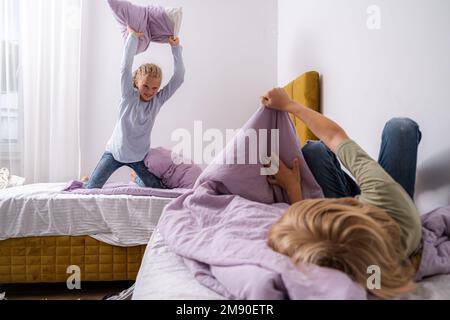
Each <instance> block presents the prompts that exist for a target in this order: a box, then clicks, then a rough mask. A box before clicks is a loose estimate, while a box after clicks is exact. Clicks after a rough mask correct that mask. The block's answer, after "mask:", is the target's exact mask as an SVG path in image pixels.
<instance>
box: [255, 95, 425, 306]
mask: <svg viewBox="0 0 450 320" xmlns="http://www.w3.org/2000/svg"><path fill="white" fill-rule="evenodd" d="M262 102H263V104H264V105H265V106H266V107H268V108H272V109H278V110H282V111H287V112H290V113H292V114H294V115H295V116H296V117H298V118H299V119H300V120H302V121H303V122H304V123H305V124H306V125H307V126H308V127H309V128H310V129H311V131H312V132H313V133H314V134H315V135H316V136H317V137H318V138H319V139H321V141H322V142H309V143H307V144H306V146H305V147H304V148H303V154H304V157H305V160H306V162H307V164H308V166H309V167H310V169H311V171H312V173H313V175H314V177H315V178H316V180H317V182H318V183H319V184H320V186H321V187H322V189H323V191H324V194H325V196H326V199H315V200H304V201H302V191H301V186H300V183H299V181H300V179H301V177H300V173H299V170H298V165H297V164H296V163H294V165H293V170H291V169H289V168H288V167H287V166H286V165H285V164H284V163H282V162H280V170H279V172H278V174H277V175H275V176H271V177H269V178H268V180H269V183H271V184H276V185H279V186H280V187H282V188H283V189H285V190H286V191H287V193H288V195H289V198H290V202H291V203H292V206H291V207H290V208H289V209H288V210H287V212H286V213H285V214H284V216H283V217H282V218H281V220H280V221H279V222H277V223H276V224H275V225H274V226H272V228H271V230H270V233H269V245H270V246H271V247H272V248H273V249H274V250H275V251H278V252H280V253H282V254H285V255H287V256H290V257H292V259H293V261H294V263H299V262H307V263H313V264H317V265H320V266H324V267H330V268H335V269H338V270H341V271H343V272H345V273H347V274H348V275H349V276H350V277H351V278H352V279H353V280H354V281H356V282H358V283H359V284H361V285H362V286H363V287H365V288H367V279H368V277H369V276H370V275H371V273H368V272H369V270H370V268H369V267H371V266H376V267H379V268H380V270H381V275H380V278H381V287H380V288H376V289H374V290H370V292H371V293H372V294H374V295H376V296H379V297H381V298H391V297H395V296H397V295H399V294H402V293H406V292H409V291H411V290H412V289H414V285H413V281H412V279H413V276H414V273H415V268H414V267H413V265H412V263H411V261H412V260H410V259H411V258H412V257H413V258H414V259H415V257H417V255H416V254H418V253H419V252H420V248H419V247H420V243H421V237H422V230H421V222H420V215H419V212H418V210H417V208H416V206H415V204H414V202H413V200H412V198H413V196H414V184H415V177H416V163H417V149H418V145H419V143H420V140H421V132H420V130H419V127H418V125H417V124H416V123H415V122H414V121H412V120H410V119H393V120H391V121H389V122H388V123H387V125H386V127H385V129H384V132H383V137H382V145H381V154H380V158H379V163H377V162H376V161H374V160H373V159H372V158H370V156H369V155H368V154H367V153H366V152H365V151H364V150H363V149H362V148H361V147H360V146H359V145H358V144H356V143H355V142H354V141H353V140H351V139H350V138H349V137H348V136H347V134H346V133H345V131H344V130H343V129H342V128H341V127H340V126H339V125H337V124H336V123H334V122H333V121H331V120H330V119H328V118H326V117H325V116H323V115H321V114H319V113H317V112H315V111H313V110H311V109H308V108H306V107H303V106H301V105H299V104H297V103H295V102H293V101H292V100H291V99H290V98H289V97H288V96H287V94H286V92H285V91H284V90H283V89H273V90H272V91H270V92H269V93H267V95H265V96H264V97H262ZM336 155H337V158H339V160H341V162H342V163H343V165H344V166H345V167H346V168H347V169H348V170H349V171H350V172H351V174H352V175H353V176H354V177H355V179H356V183H355V182H354V181H353V180H352V179H351V178H350V177H349V176H348V175H347V174H346V173H345V172H344V171H343V170H342V169H341V166H340V164H339V161H338V159H337V158H336ZM370 289H372V288H370Z"/></svg>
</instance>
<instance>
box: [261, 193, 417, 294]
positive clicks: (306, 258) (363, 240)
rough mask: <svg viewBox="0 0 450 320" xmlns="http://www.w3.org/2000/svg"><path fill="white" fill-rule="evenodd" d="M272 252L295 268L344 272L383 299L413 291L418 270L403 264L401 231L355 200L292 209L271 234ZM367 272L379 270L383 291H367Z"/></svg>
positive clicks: (310, 202)
mask: <svg viewBox="0 0 450 320" xmlns="http://www.w3.org/2000/svg"><path fill="white" fill-rule="evenodd" d="M269 246H270V247H271V248H272V249H274V250H275V251H277V252H279V253H281V254H284V255H287V256H289V257H291V259H292V261H293V263H294V264H295V265H298V266H300V263H301V262H304V263H312V264H316V265H319V266H322V267H329V268H334V269H337V270H340V271H342V272H345V273H346V274H347V275H348V276H350V278H351V279H352V280H353V281H355V282H357V283H359V284H360V285H362V286H363V287H364V288H366V289H367V290H368V291H369V292H370V293H372V294H373V295H375V296H378V297H380V298H394V297H396V296H398V295H400V294H404V293H408V292H410V291H412V290H414V289H415V286H414V283H413V281H412V277H413V275H414V272H415V270H414V268H413V266H412V265H411V263H410V262H409V261H405V260H404V259H403V257H404V252H403V250H402V247H401V242H400V227H399V226H398V224H397V223H396V222H395V221H394V220H393V219H392V218H391V217H390V216H389V215H388V214H387V213H386V212H385V211H383V210H381V209H379V208H377V207H373V206H369V205H365V204H362V203H361V202H359V201H358V200H357V199H355V198H342V199H317V200H305V201H301V202H298V203H296V204H294V205H292V206H291V207H290V208H289V209H288V210H287V211H286V213H285V214H284V215H283V217H282V218H281V219H280V221H278V222H277V223H276V224H275V225H273V226H272V228H271V229H270V232H269ZM369 266H378V267H379V268H380V270H381V288H380V289H369V288H367V279H368V277H369V276H370V275H369V274H368V273H367V270H368V267H369Z"/></svg>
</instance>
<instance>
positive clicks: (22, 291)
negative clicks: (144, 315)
mask: <svg viewBox="0 0 450 320" xmlns="http://www.w3.org/2000/svg"><path fill="white" fill-rule="evenodd" d="M133 283H134V282H133V281H117V282H85V283H82V285H81V289H80V290H77V289H74V290H69V289H67V286H66V284H65V283H61V284H8V285H3V286H2V290H3V291H5V292H6V298H7V299H8V300H102V299H103V298H104V297H105V296H106V295H108V294H112V293H114V294H115V293H119V292H121V291H123V290H126V289H128V288H130V287H131V286H132V285H133ZM0 295H1V292H0Z"/></svg>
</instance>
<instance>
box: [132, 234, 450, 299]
mask: <svg viewBox="0 0 450 320" xmlns="http://www.w3.org/2000/svg"><path fill="white" fill-rule="evenodd" d="M222 299H225V298H224V297H222V296H220V295H218V294H217V293H215V292H214V291H211V290H210V289H208V288H206V287H204V286H203V285H201V284H200V283H199V282H198V281H197V280H195V278H194V277H193V275H192V274H191V273H190V271H189V269H188V268H187V266H186V265H185V264H184V262H183V259H182V258H180V257H179V256H177V255H176V254H174V253H173V252H171V251H170V249H169V248H168V247H167V246H166V244H165V243H164V239H163V238H162V236H161V234H160V233H159V232H158V230H157V229H156V231H155V232H154V233H153V235H152V238H151V240H150V242H149V244H148V245H147V248H146V250H145V254H144V258H143V260H142V264H141V267H140V269H139V273H138V275H137V278H136V283H135V285H134V291H133V295H132V300H222ZM403 299H408V300H428V299H433V300H448V299H450V275H439V276H434V277H430V278H428V279H425V280H424V281H421V282H420V283H418V287H417V290H416V291H415V292H413V293H411V294H409V295H407V296H405V297H404V298H403Z"/></svg>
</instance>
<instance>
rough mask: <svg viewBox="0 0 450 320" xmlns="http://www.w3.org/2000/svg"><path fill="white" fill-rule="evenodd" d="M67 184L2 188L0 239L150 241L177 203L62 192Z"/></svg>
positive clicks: (121, 243)
mask: <svg viewBox="0 0 450 320" xmlns="http://www.w3.org/2000/svg"><path fill="white" fill-rule="evenodd" d="M65 185H66V184H65V183H50V184H32V185H26V186H22V187H15V188H9V189H5V190H0V240H5V239H10V238H22V237H32V236H64V235H70V236H92V237H93V238H95V239H97V240H99V241H102V242H106V243H108V244H111V245H116V246H135V245H145V244H147V243H148V241H149V239H150V237H151V235H152V233H153V231H154V229H155V227H156V226H157V224H158V221H159V218H160V217H161V213H162V211H163V209H164V207H165V206H166V205H167V204H168V203H169V202H171V201H172V200H173V199H169V198H160V197H137V196H128V195H113V196H110V195H77V194H67V193H61V190H62V189H63V188H64V187H65Z"/></svg>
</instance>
